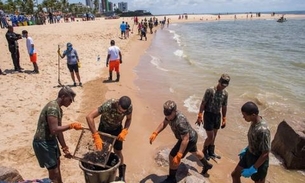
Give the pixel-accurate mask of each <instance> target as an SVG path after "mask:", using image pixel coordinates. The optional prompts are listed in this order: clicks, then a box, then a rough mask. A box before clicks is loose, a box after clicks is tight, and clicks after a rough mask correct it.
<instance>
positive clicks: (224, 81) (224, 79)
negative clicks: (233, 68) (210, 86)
mask: <svg viewBox="0 0 305 183" xmlns="http://www.w3.org/2000/svg"><path fill="white" fill-rule="evenodd" d="M230 79H231V78H230V76H229V75H228V74H222V75H221V77H220V79H219V82H220V83H221V85H222V86H228V85H229V82H230Z"/></svg>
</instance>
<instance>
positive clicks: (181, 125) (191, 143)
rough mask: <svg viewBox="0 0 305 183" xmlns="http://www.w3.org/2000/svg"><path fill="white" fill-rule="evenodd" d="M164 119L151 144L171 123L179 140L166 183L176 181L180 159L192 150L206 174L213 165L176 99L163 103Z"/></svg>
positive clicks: (172, 156)
mask: <svg viewBox="0 0 305 183" xmlns="http://www.w3.org/2000/svg"><path fill="white" fill-rule="evenodd" d="M163 113H164V115H165V118H164V120H163V121H162V122H161V123H160V124H159V126H158V127H157V129H156V130H155V131H154V132H153V133H152V135H151V136H150V138H149V142H150V144H152V142H153V141H154V140H155V139H156V137H157V135H158V134H159V133H160V132H161V131H163V130H164V129H165V128H166V127H167V125H169V126H170V127H171V129H172V131H173V133H174V135H175V137H176V139H177V140H178V141H177V143H176V145H175V146H174V147H173V148H172V150H171V152H170V155H169V162H170V163H169V164H170V166H169V175H168V177H167V178H166V179H165V180H164V181H163V182H164V183H165V182H166V183H176V182H177V181H176V172H177V169H178V166H179V164H180V161H181V159H182V158H183V157H185V155H186V154H187V153H188V152H190V153H192V155H194V156H195V157H197V158H198V159H199V160H200V162H201V163H202V164H203V169H202V172H201V174H202V175H205V174H206V173H207V172H208V170H209V169H211V168H212V167H213V165H212V164H210V163H208V162H207V160H206V159H205V158H204V155H203V153H202V151H199V150H198V149H197V139H198V135H197V133H196V131H195V130H194V129H193V128H192V126H191V125H190V123H189V122H188V120H187V118H186V117H185V116H184V115H183V114H182V113H181V112H180V111H178V110H177V105H176V103H175V102H174V101H171V100H168V101H166V102H165V103H164V105H163Z"/></svg>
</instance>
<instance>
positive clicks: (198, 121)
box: [195, 112, 203, 126]
mask: <svg viewBox="0 0 305 183" xmlns="http://www.w3.org/2000/svg"><path fill="white" fill-rule="evenodd" d="M202 122H203V115H202V112H200V113H198V118H197V121H196V123H195V124H196V125H198V126H200V125H201V124H202Z"/></svg>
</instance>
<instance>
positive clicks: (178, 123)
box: [165, 111, 198, 157]
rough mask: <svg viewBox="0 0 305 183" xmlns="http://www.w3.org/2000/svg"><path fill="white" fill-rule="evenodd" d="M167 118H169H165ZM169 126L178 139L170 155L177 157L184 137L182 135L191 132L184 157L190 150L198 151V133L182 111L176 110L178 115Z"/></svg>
mask: <svg viewBox="0 0 305 183" xmlns="http://www.w3.org/2000/svg"><path fill="white" fill-rule="evenodd" d="M165 120H167V119H166V118H165ZM168 124H169V126H170V127H171V129H172V131H173V133H174V135H175V137H176V139H177V140H178V142H177V143H176V145H175V146H174V147H173V149H172V150H171V152H170V155H171V156H173V157H175V156H176V154H177V153H178V151H179V148H180V145H181V142H182V139H181V135H185V134H187V133H189V143H188V145H187V147H186V149H185V151H184V153H183V157H184V156H185V155H186V154H187V153H188V152H196V151H197V146H196V145H197V139H198V135H197V133H196V131H195V130H194V129H193V128H192V126H191V125H190V123H189V122H188V120H187V118H186V117H185V116H184V115H183V114H182V113H181V112H180V111H177V112H176V117H175V119H173V120H171V121H169V123H168Z"/></svg>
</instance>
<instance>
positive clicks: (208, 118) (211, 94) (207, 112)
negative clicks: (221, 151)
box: [196, 74, 230, 160]
mask: <svg viewBox="0 0 305 183" xmlns="http://www.w3.org/2000/svg"><path fill="white" fill-rule="evenodd" d="M229 82H230V76H229V75H228V74H222V75H221V77H220V79H219V80H218V84H217V86H215V87H211V88H208V89H207V90H206V91H205V94H204V96H203V99H202V102H201V104H200V108H199V113H198V118H197V121H196V124H197V125H199V126H200V124H201V123H203V128H204V129H205V131H206V133H207V138H206V139H205V142H204V147H203V153H204V156H205V158H206V159H207V160H210V158H213V159H215V158H218V159H220V158H221V157H220V156H219V155H217V154H215V139H216V135H217V131H218V129H219V128H220V127H221V128H222V129H223V128H225V127H226V114H227V105H228V92H227V90H226V89H225V88H226V87H227V86H228V85H229ZM220 109H221V113H220ZM203 111H204V114H202V112H203ZM221 116H222V123H221Z"/></svg>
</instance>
